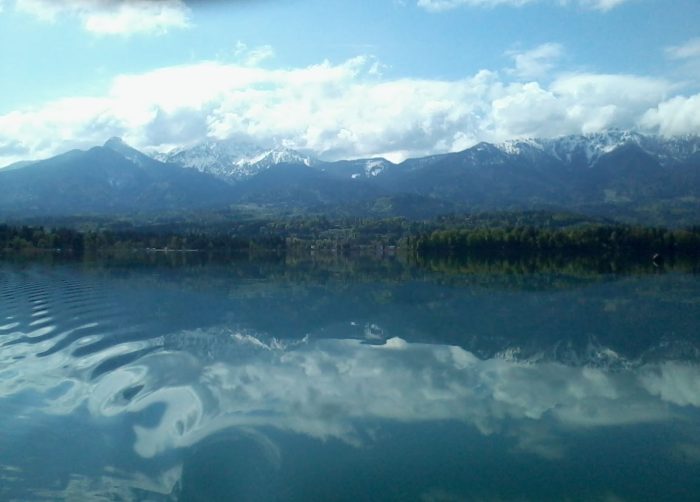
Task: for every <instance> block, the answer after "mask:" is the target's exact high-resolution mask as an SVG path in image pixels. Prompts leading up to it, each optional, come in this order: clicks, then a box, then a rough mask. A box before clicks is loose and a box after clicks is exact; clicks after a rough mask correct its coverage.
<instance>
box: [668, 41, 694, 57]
mask: <svg viewBox="0 0 700 502" xmlns="http://www.w3.org/2000/svg"><path fill="white" fill-rule="evenodd" d="M666 55H667V56H668V57H669V58H671V59H691V58H699V57H700V37H698V38H692V39H690V40H688V41H687V42H685V43H684V44H681V45H674V46H671V47H667V48H666Z"/></svg>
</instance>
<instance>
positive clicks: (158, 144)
mask: <svg viewBox="0 0 700 502" xmlns="http://www.w3.org/2000/svg"><path fill="white" fill-rule="evenodd" d="M698 19H700V2H698V1H697V0H673V1H661V0H657V1H654V0H374V1H369V0H356V1H353V2H348V1H340V0H307V1H304V0H260V1H255V0H240V1H213V0H211V1H197V2H185V1H180V0H161V1H152V0H132V1H127V0H125V1H112V0H72V1H65V2H61V1H60V0H0V55H1V56H2V57H1V58H0V95H1V96H2V99H0V165H6V164H8V163H10V162H14V161H16V160H20V159H25V158H41V157H46V156H49V155H53V154H56V153H59V152H61V151H65V150H67V149H69V148H76V147H77V148H86V147H89V146H92V145H94V144H99V143H102V142H104V140H105V139H106V138H108V137H110V136H113V135H119V136H122V137H124V138H125V140H127V141H128V142H130V143H131V144H133V145H134V146H136V147H138V148H142V149H145V150H147V151H156V150H168V149H171V148H177V147H184V146H188V145H192V144H194V143H196V142H199V141H202V140H205V139H208V138H216V139H225V138H234V139H240V140H245V141H254V142H258V143H262V144H266V145H268V144H269V145H271V146H272V145H284V146H288V147H292V148H296V149H300V150H304V151H310V152H315V153H316V154H317V155H319V156H321V157H323V158H329V159H332V158H340V157H362V156H372V155H384V156H387V157H389V158H391V159H392V160H401V159H403V158H406V157H408V156H417V155H425V154H429V153H438V152H445V151H455V150H460V149H463V148H467V147H469V146H471V145H473V144H474V143H476V142H478V141H482V140H484V141H503V140H505V139H510V138H515V137H527V136H557V135H561V134H574V133H590V132H596V131H600V130H604V129H607V128H614V127H618V128H634V129H639V130H642V131H648V132H652V133H659V134H664V135H678V134H696V133H699V132H700V26H699V25H698V23H697V20H698Z"/></svg>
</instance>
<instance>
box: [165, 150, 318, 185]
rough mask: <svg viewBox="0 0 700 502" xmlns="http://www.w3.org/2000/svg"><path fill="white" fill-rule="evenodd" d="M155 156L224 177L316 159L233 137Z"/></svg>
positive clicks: (229, 177) (309, 162)
mask: <svg viewBox="0 0 700 502" xmlns="http://www.w3.org/2000/svg"><path fill="white" fill-rule="evenodd" d="M156 158H158V160H162V161H164V162H170V163H174V164H178V165H180V166H182V167H188V168H193V169H197V170H198V171H202V172H206V173H209V174H213V175H215V176H218V177H220V178H223V179H227V180H229V181H231V180H234V181H236V180H241V179H245V178H248V177H250V176H254V175H256V174H258V173H259V172H261V171H263V170H265V169H268V168H269V167H271V166H273V165H277V164H304V165H307V166H310V165H312V164H313V163H314V160H313V159H312V158H311V157H309V156H307V155H304V154H301V153H299V152H297V151H295V150H291V149H289V148H284V147H278V148H273V149H267V148H264V147H261V146H260V145H255V144H252V143H246V142H239V141H234V140H222V141H208V142H205V143H200V144H199V145H196V146H194V147H192V148H185V149H178V150H174V151H171V152H168V153H165V154H160V155H158V156H157V157H156Z"/></svg>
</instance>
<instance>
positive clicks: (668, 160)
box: [0, 130, 700, 225]
mask: <svg viewBox="0 0 700 502" xmlns="http://www.w3.org/2000/svg"><path fill="white" fill-rule="evenodd" d="M231 208H246V209H248V210H254V211H255V210H259V211H265V212H266V213H268V214H269V213H270V212H273V213H276V214H309V213H323V214H330V215H333V214H336V215H357V216H380V217H388V216H404V217H409V218H427V217H433V216H436V215H439V214H445V213H452V212H467V211H500V210H509V211H513V210H532V209H546V210H566V211H576V212H579V213H582V214H587V215H591V216H605V217H612V218H616V219H619V220H622V221H629V222H637V223H645V224H665V225H682V224H697V223H700V137H699V136H687V137H675V138H663V137H659V136H650V135H643V134H639V133H636V132H631V131H618V130H614V131H608V132H605V133H595V134H589V135H577V136H564V137H560V138H553V139H519V140H512V141H507V142H504V143H500V144H490V143H479V144H477V145H474V146H473V147H471V148H469V149H466V150H464V151H461V152H455V153H447V154H441V155H431V156H428V157H422V158H416V159H409V160H406V161H404V162H401V163H399V164H395V163H392V162H390V161H388V160H386V159H383V158H370V159H358V160H340V161H333V162H328V161H322V160H319V159H317V158H315V157H314V156H312V155H308V154H305V153H301V152H297V151H294V150H291V149H288V148H275V149H265V148H262V147H259V146H256V145H252V144H248V143H240V142H234V141H231V140H226V141H211V142H206V143H202V144H199V145H196V146H194V147H193V148H188V149H179V150H175V151H171V152H167V153H155V154H153V155H147V154H145V153H143V152H140V151H138V150H136V149H134V148H132V147H130V146H128V145H127V144H125V143H124V142H123V141H122V140H120V139H119V138H112V139H110V140H108V141H107V142H106V143H105V144H104V145H102V146H97V147H94V148H91V149H89V150H87V151H81V150H72V151H70V152H67V153H64V154H61V155H58V156H55V157H52V158H49V159H45V160H40V161H34V162H22V163H18V164H13V165H12V166H8V167H6V168H4V169H0V216H2V217H3V218H6V219H18V218H22V217H42V216H89V215H92V216H116V215H139V214H141V215H146V214H154V213H162V212H168V213H175V214H176V213H178V212H182V211H209V210H222V209H231Z"/></svg>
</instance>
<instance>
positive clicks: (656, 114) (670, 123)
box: [641, 94, 700, 136]
mask: <svg viewBox="0 0 700 502" xmlns="http://www.w3.org/2000/svg"><path fill="white" fill-rule="evenodd" d="M641 122H642V124H643V125H644V126H645V127H647V128H650V129H655V130H658V131H659V133H661V134H662V135H664V136H678V135H684V134H697V132H698V131H700V94H695V95H693V96H689V97H685V96H675V97H673V98H671V99H669V100H667V101H663V102H661V103H659V104H658V105H657V106H655V107H653V108H651V109H650V110H648V111H647V112H646V113H645V114H644V116H643V117H642V121H641Z"/></svg>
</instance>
